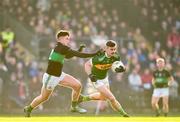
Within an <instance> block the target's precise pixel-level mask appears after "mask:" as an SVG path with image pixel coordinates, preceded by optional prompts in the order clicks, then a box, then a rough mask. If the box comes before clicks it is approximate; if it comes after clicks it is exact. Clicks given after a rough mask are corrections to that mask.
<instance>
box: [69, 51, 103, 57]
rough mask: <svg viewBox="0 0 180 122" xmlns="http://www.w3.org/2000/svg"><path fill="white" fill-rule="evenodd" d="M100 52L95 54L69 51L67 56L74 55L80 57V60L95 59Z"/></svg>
mask: <svg viewBox="0 0 180 122" xmlns="http://www.w3.org/2000/svg"><path fill="white" fill-rule="evenodd" d="M100 52H101V50H98V51H97V52H95V53H82V52H79V51H76V50H72V49H70V50H69V51H68V54H67V55H73V56H76V57H79V58H89V57H93V56H95V55H97V54H98V53H100Z"/></svg>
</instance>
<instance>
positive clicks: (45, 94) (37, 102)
mask: <svg viewBox="0 0 180 122" xmlns="http://www.w3.org/2000/svg"><path fill="white" fill-rule="evenodd" d="M52 91H53V90H47V89H46V88H44V87H42V88H41V94H40V95H39V96H37V97H36V98H34V100H33V101H32V102H31V104H30V105H29V106H25V107H24V112H25V117H30V114H31V111H32V110H33V109H34V108H36V107H37V106H38V105H40V104H41V103H43V102H45V101H47V100H48V99H49V97H50V96H51V93H52Z"/></svg>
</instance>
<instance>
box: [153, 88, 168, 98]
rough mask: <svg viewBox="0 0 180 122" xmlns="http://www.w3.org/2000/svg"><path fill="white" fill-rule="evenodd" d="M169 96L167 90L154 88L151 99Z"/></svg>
mask: <svg viewBox="0 0 180 122" xmlns="http://www.w3.org/2000/svg"><path fill="white" fill-rule="evenodd" d="M164 96H169V88H155V89H154V91H153V97H164Z"/></svg>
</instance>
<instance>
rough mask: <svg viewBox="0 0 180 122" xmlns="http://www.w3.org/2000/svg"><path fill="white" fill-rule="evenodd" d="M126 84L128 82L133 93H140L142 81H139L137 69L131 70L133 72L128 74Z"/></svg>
mask: <svg viewBox="0 0 180 122" xmlns="http://www.w3.org/2000/svg"><path fill="white" fill-rule="evenodd" d="M128 82H129V85H130V87H131V88H132V89H133V90H134V91H136V92H139V91H141V88H142V81H141V77H140V75H139V74H138V71H137V69H133V71H132V72H131V73H130V74H129V76H128Z"/></svg>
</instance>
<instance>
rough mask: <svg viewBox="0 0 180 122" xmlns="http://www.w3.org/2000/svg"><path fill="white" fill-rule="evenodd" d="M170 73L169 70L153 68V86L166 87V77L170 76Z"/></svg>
mask: <svg viewBox="0 0 180 122" xmlns="http://www.w3.org/2000/svg"><path fill="white" fill-rule="evenodd" d="M170 76H171V74H170V73H169V71H167V70H165V69H163V70H161V71H160V70H158V69H157V70H155V71H154V72H153V77H154V80H155V88H164V87H168V79H169V78H170Z"/></svg>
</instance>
